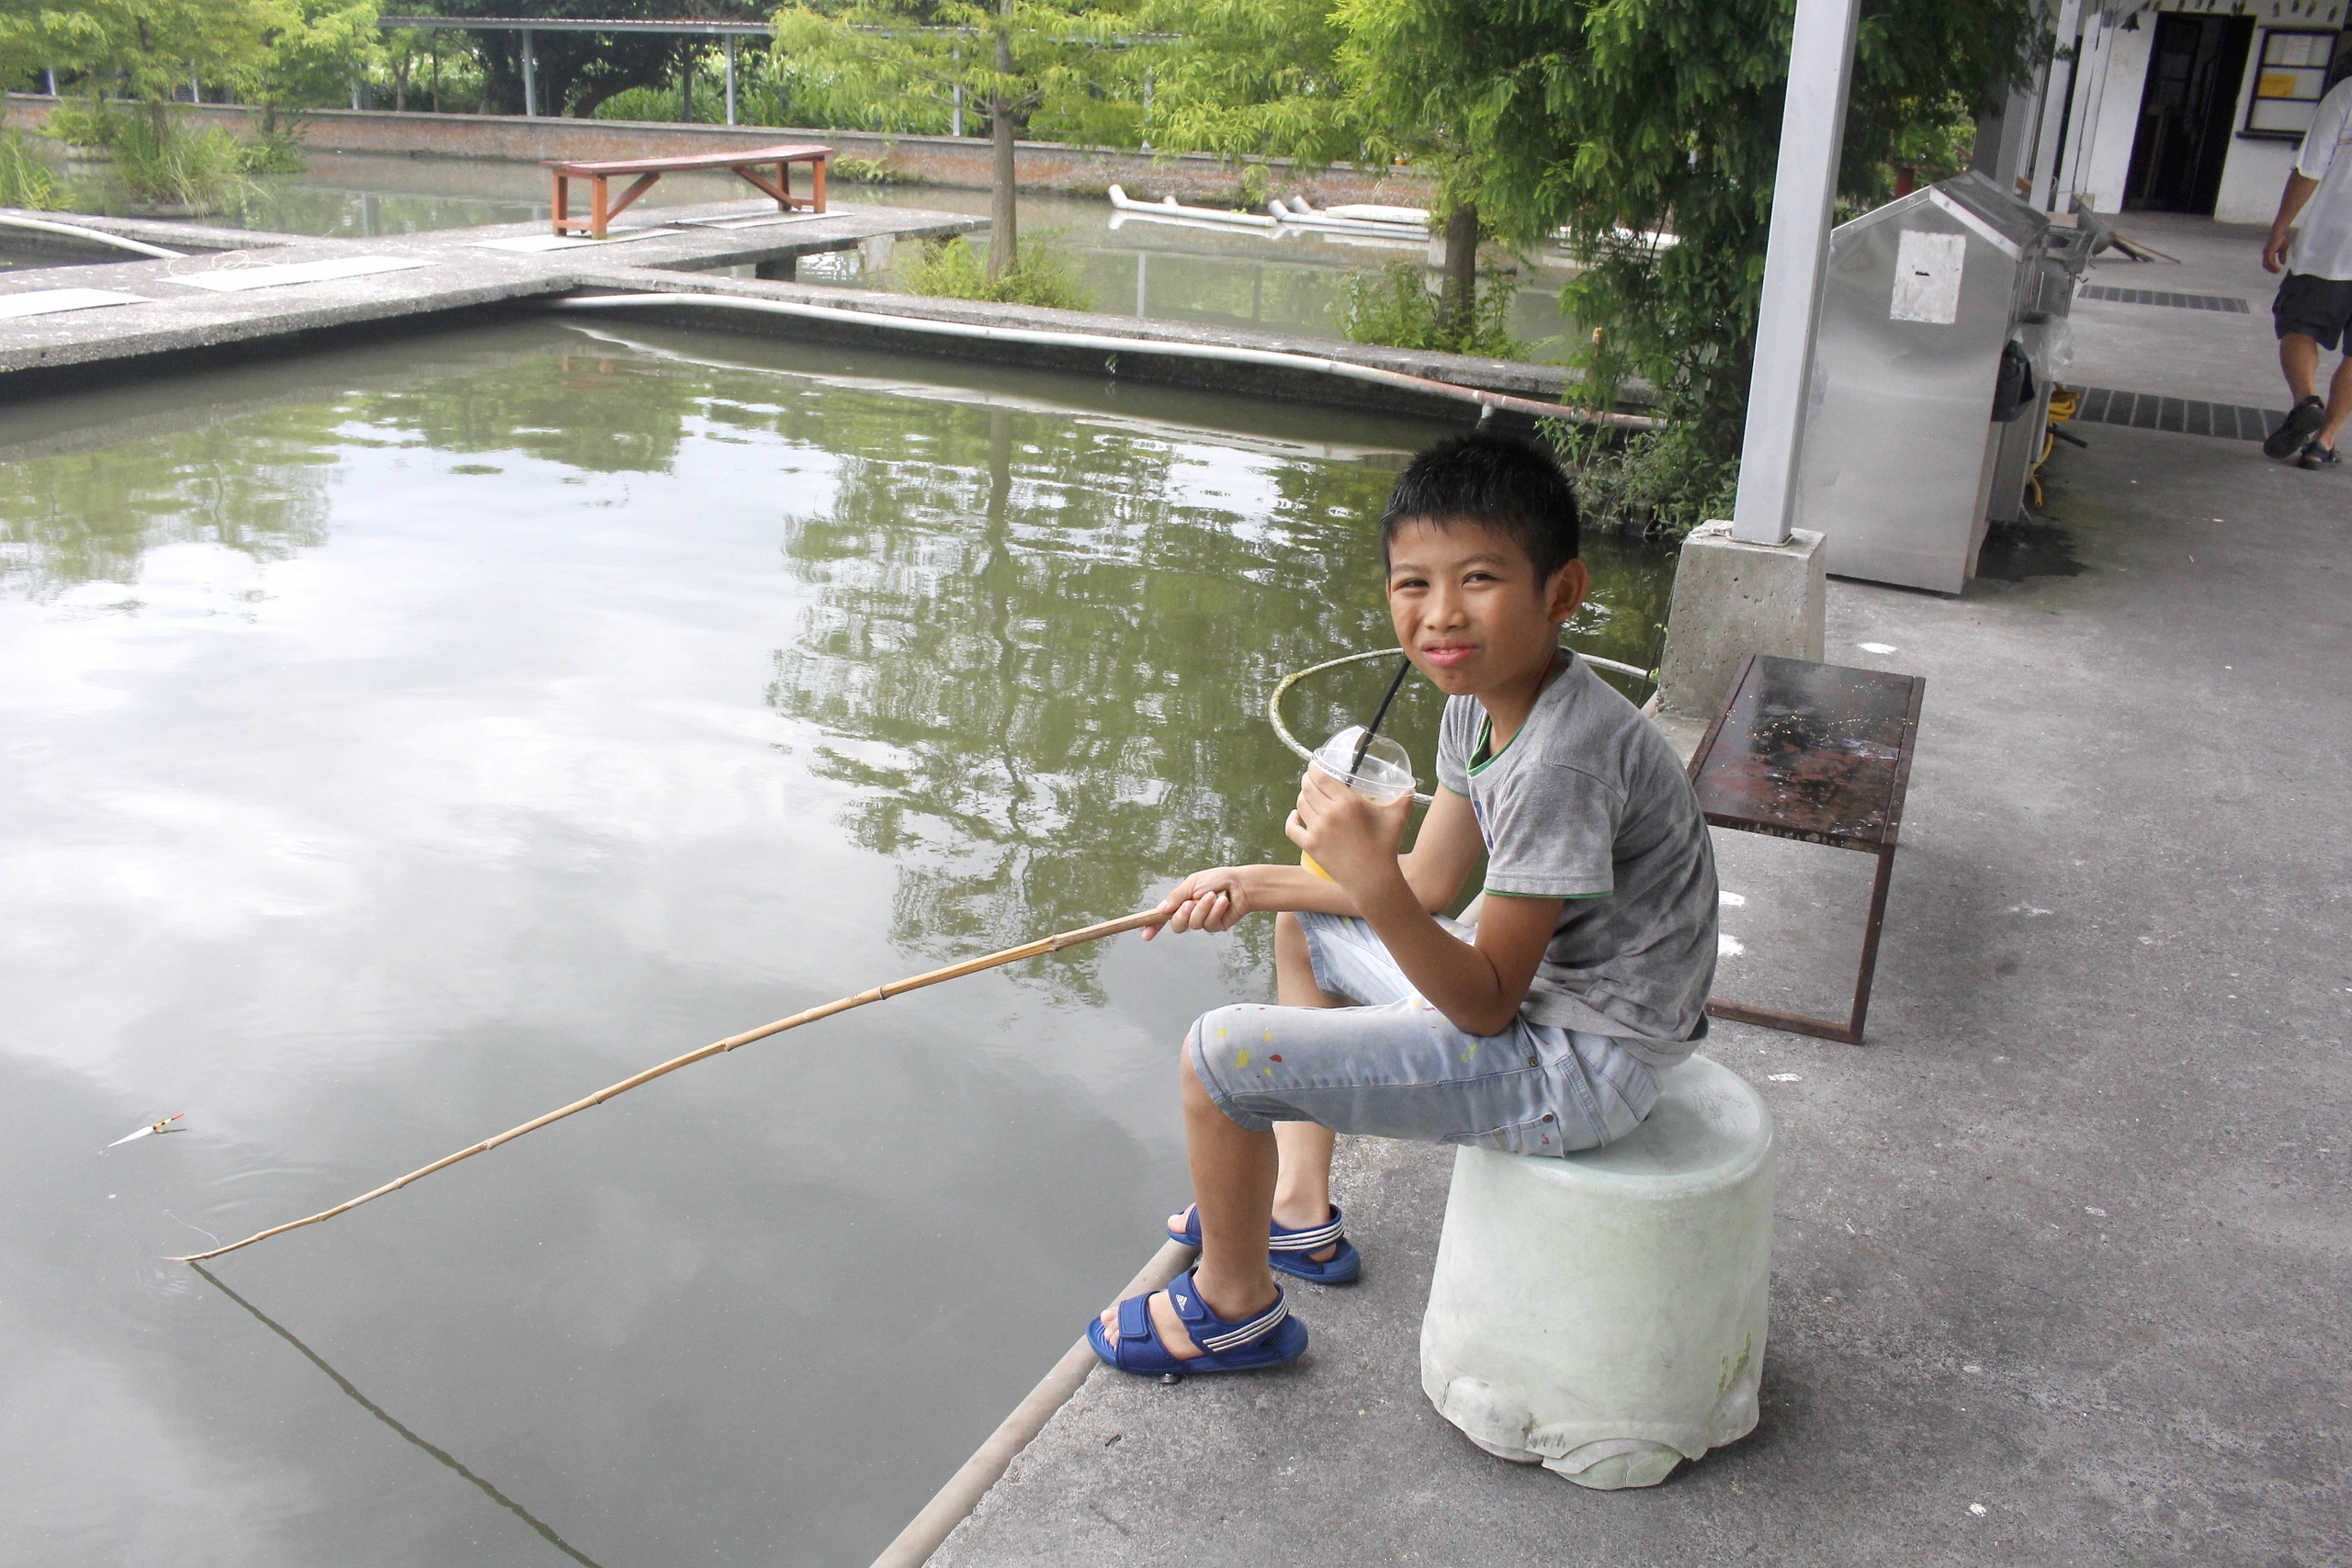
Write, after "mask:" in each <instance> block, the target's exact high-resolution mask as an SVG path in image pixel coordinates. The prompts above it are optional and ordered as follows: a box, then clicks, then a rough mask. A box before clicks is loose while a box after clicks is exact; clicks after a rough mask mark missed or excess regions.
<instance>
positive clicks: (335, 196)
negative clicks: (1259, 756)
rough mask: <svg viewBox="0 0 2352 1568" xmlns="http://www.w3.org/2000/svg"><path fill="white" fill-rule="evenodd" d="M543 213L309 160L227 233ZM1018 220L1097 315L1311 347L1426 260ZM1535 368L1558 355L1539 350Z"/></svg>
mask: <svg viewBox="0 0 2352 1568" xmlns="http://www.w3.org/2000/svg"><path fill="white" fill-rule="evenodd" d="M748 194H749V187H748V186H745V185H743V184H742V182H741V181H740V180H735V179H732V178H729V177H727V176H723V175H695V176H682V175H668V176H665V177H664V178H663V179H662V183H661V184H660V185H658V186H654V187H653V189H652V191H651V192H650V193H649V194H648V195H647V197H645V199H644V201H643V202H642V203H641V204H640V205H641V206H643V207H646V208H649V209H650V208H658V207H661V206H665V205H678V204H684V203H688V202H702V201H727V200H733V199H736V198H739V197H744V196H746V195H748ZM1136 194H1137V195H1139V196H1140V195H1145V194H1147V193H1145V192H1137V193H1136ZM835 195H836V197H837V198H838V199H839V200H841V201H842V202H845V203H851V204H865V205H876V206H896V207H924V208H931V209H935V210H940V211H947V212H969V213H975V214H981V215H985V214H986V213H987V211H988V209H989V193H988V192H986V191H984V190H959V189H952V188H948V187H944V186H854V185H839V186H835ZM548 211H549V209H548V189H547V175H546V174H545V172H544V171H542V170H541V169H539V168H538V167H537V166H536V165H534V164H506V163H495V162H491V161H488V160H483V159H467V158H398V157H388V156H383V155H380V154H367V153H316V154H313V155H312V156H311V161H310V166H309V167H308V168H307V169H306V170H304V171H303V173H301V174H300V175H285V176H277V177H273V178H269V179H266V180H264V181H262V182H260V190H259V193H258V194H257V195H256V196H255V197H254V199H253V200H252V201H250V202H249V203H247V204H246V205H245V207H244V208H243V211H242V212H241V213H240V214H239V215H238V217H237V218H236V219H235V220H234V221H237V222H242V223H243V225H244V226H246V227H248V228H253V229H266V230H275V231H280V232H285V233H295V234H333V235H341V236H349V237H366V236H370V235H376V234H395V233H408V232H413V231H419V230H425V229H450V228H459V227H464V226H467V225H471V224H481V223H520V222H527V221H531V220H540V219H545V218H546V217H547V216H548ZM1021 213H1022V224H1023V231H1031V232H1034V231H1051V232H1052V233H1053V234H1054V235H1055V236H1056V242H1057V244H1058V245H1059V246H1060V247H1061V249H1062V250H1063V252H1064V253H1065V254H1066V255H1067V256H1068V257H1069V263H1070V265H1071V268H1072V270H1073V271H1074V272H1075V273H1076V274H1077V275H1078V276H1079V279H1080V282H1081V283H1083V284H1084V285H1085V287H1086V288H1088V289H1089V290H1090V291H1091V293H1092V294H1093V296H1094V308H1095V309H1096V310H1103V311H1105V312H1108V313H1111V314H1114V315H1122V316H1148V317H1152V318H1157V319H1162V320H1170V321H1199V322H1204V323H1209V324H1217V325H1228V326H1257V327H1264V328H1266V329H1268V330H1271V331H1277V332H1292V333H1306V334H1307V335H1310V336H1315V337H1338V336H1340V322H1339V319H1338V317H1337V315H1336V314H1335V311H1336V310H1337V309H1338V307H1339V306H1340V303H1341V301H1342V299H1343V289H1344V285H1345V279H1346V277H1347V275H1348V274H1349V273H1350V272H1351V271H1358V270H1363V269H1367V268H1378V267H1381V266H1385V265H1387V264H1389V263H1390V262H1393V261H1399V260H1402V261H1419V260H1425V259H1426V256H1427V254H1428V247H1427V246H1426V245H1424V244H1407V243H1397V242H1395V241H1389V240H1374V239H1367V238H1363V237H1361V236H1353V235H1315V234H1297V233H1289V234H1285V235H1283V237H1281V238H1278V239H1277V238H1268V237H1264V236H1261V235H1260V234H1258V233H1257V232H1255V231H1216V230H1210V229H1204V228H1198V227H1189V226H1182V225H1171V224H1169V223H1165V222H1161V221H1158V220H1148V219H1141V218H1136V217H1134V216H1132V215H1122V214H1120V213H1118V212H1116V211H1114V209H1113V208H1112V207H1111V204H1110V202H1109V201H1107V200H1105V199H1103V198H1100V197H1069V196H1057V195H1054V194H1051V193H1047V192H1035V193H1030V194H1027V195H1024V196H1023V197H1022V198H1021ZM1537 260H1538V262H1539V263H1540V265H1535V266H1534V267H1533V269H1532V270H1531V271H1530V272H1528V273H1527V274H1526V275H1525V278H1526V281H1525V284H1524V286H1523V287H1522V288H1521V289H1520V291H1519V294H1518V296H1517V297H1516V299H1515V300H1514V301H1513V310H1512V317H1511V330H1512V331H1513V333H1516V334H1517V335H1518V336H1519V337H1520V338H1521V341H1523V342H1525V343H1527V344H1531V345H1540V344H1544V342H1545V341H1546V340H1549V339H1553V338H1557V337H1559V336H1561V335H1562V334H1563V333H1566V331H1567V330H1568V322H1567V321H1566V320H1565V318H1563V317H1562V316H1561V314H1560V308H1559V292H1560V286H1561V285H1562V284H1563V283H1564V282H1566V279H1567V276H1568V274H1567V272H1566V270H1565V268H1563V267H1562V266H1560V265H1556V263H1557V261H1558V258H1557V256H1556V255H1555V254H1553V253H1551V252H1549V251H1546V252H1545V253H1544V257H1539V258H1537ZM800 276H801V278H802V279H803V280H804V281H808V282H817V283H844V284H850V285H853V286H857V287H889V286H890V283H889V277H888V275H887V274H886V275H883V276H878V277H877V276H865V275H862V274H861V273H860V271H859V268H858V262H857V255H856V253H854V252H843V253H839V254H833V255H828V256H820V257H812V258H810V259H809V260H807V261H804V262H803V263H802V264H801V268H800ZM1543 356H1544V357H1552V358H1556V357H1558V355H1557V353H1556V352H1553V351H1545V352H1544V355H1543Z"/></svg>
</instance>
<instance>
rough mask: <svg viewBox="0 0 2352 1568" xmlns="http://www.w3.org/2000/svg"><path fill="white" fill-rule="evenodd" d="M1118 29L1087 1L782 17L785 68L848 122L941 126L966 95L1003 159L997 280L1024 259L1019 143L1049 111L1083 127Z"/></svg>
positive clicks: (916, 2)
mask: <svg viewBox="0 0 2352 1568" xmlns="http://www.w3.org/2000/svg"><path fill="white" fill-rule="evenodd" d="M1118 28H1119V19H1118V18H1117V17H1114V16H1111V15H1108V14H1106V13H1103V12H1102V11H1099V10H1097V9H1094V8H1092V7H1091V6H1087V5H1085V4H1084V0H794V3H793V4H791V5H788V6H785V7H784V8H783V9H782V10H779V11H778V12H777V13H776V15H775V61H776V68H777V70H778V71H779V72H786V71H788V72H790V73H792V75H793V77H794V78H795V80H796V82H797V83H805V84H807V85H809V87H810V88H813V89H814V90H815V91H816V93H817V94H819V95H820V96H822V97H823V98H824V99H825V100H826V101H827V102H828V104H829V106H830V107H831V108H833V110H834V111H835V115H836V116H837V117H838V118H846V119H847V120H848V121H849V122H850V123H853V124H858V125H865V126H870V127H872V128H874V129H876V130H934V129H942V128H944V123H945V121H946V118H947V115H948V112H949V105H950V103H951V102H952V100H953V98H954V96H955V95H956V93H957V92H958V91H959V90H960V91H961V92H962V94H963V96H964V98H965V100H966V101H967V102H968V103H971V104H973V105H975V106H977V107H978V109H979V111H980V112H981V113H982V114H983V115H985V116H986V117H987V119H988V122H989V137H990V140H991V142H992V149H993V152H994V159H993V164H994V167H993V172H992V175H991V178H990V186H991V189H992V191H993V196H992V198H991V200H990V201H989V281H991V282H994V281H996V280H998V279H1000V278H1001V277H1002V276H1004V275H1005V274H1006V273H1008V272H1010V271H1012V269H1013V268H1014V267H1015V266H1016V265H1019V263H1020V257H1021V234H1020V214H1019V210H1018V204H1017V199H1016V186H1017V180H1016V178H1015V169H1014V162H1013V142H1014V140H1015V139H1016V138H1017V137H1019V135H1020V134H1021V132H1022V130H1023V129H1024V127H1025V125H1026V122H1027V120H1028V119H1029V118H1030V117H1031V116H1032V115H1035V114H1037V113H1039V112H1040V111H1041V110H1042V111H1047V112H1053V113H1056V114H1057V117H1058V118H1064V119H1069V120H1072V121H1074V122H1078V123H1083V122H1084V121H1085V119H1086V118H1087V117H1086V116H1085V114H1084V113H1083V111H1082V110H1078V109H1075V108H1074V107H1073V106H1072V104H1071V100H1073V99H1082V98H1090V97H1091V96H1092V92H1091V90H1092V89H1093V88H1094V86H1095V81H1094V77H1095V74H1096V73H1099V72H1100V70H1101V69H1102V68H1103V67H1104V66H1107V65H1111V51H1114V50H1115V49H1116V48H1117V44H1118ZM1113 68H1114V69H1115V67H1113ZM796 96H797V94H796ZM837 122H838V119H837Z"/></svg>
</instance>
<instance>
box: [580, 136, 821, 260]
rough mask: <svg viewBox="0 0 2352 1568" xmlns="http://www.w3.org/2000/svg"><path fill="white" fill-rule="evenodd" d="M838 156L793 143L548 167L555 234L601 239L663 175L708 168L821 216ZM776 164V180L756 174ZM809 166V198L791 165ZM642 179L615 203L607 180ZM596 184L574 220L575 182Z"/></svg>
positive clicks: (789, 208) (786, 206)
mask: <svg viewBox="0 0 2352 1568" xmlns="http://www.w3.org/2000/svg"><path fill="white" fill-rule="evenodd" d="M832 155H833V150H832V149H831V148H830V147H824V146H820V145H818V144H817V143H815V142H808V143H799V144H788V145H786V146H782V147H753V148H751V149H749V150H748V151H745V152H695V153H690V154H688V155H686V156H684V157H679V158H613V159H607V160H605V161H603V162H601V163H584V164H548V165H547V168H548V173H549V174H550V175H553V176H554V178H555V231H556V232H557V233H559V234H586V235H589V236H591V237H592V238H594V239H598V240H601V239H603V238H604V237H605V229H606V228H607V227H608V226H609V225H610V224H611V222H612V220H614V219H616V218H618V217H619V216H620V215H621V214H622V213H623V212H626V211H628V206H629V203H631V202H633V201H635V200H636V199H637V198H638V197H640V196H643V195H644V194H645V193H646V192H647V191H649V190H651V189H652V188H653V186H654V182H656V181H657V180H659V179H661V177H662V175H678V174H690V173H695V172H698V171H701V170H705V169H725V170H727V171H728V172H729V173H730V174H736V175H742V176H743V178H744V179H746V180H748V181H750V182H751V183H752V185H754V186H758V187H759V189H760V190H761V191H762V192H763V193H764V194H765V195H768V196H771V197H775V207H776V210H777V211H778V212H822V211H824V210H825V163H826V160H828V159H830V158H831V156H832ZM769 164H775V181H774V183H770V181H769V180H768V178H767V177H766V176H765V175H761V174H758V173H756V172H755V171H757V170H760V169H763V168H765V167H766V166H767V165H769ZM793 164H808V165H809V177H810V191H809V196H807V197H797V196H794V195H793V194H792V165H793ZM615 175H620V176H622V177H624V178H626V177H627V176H628V175H636V176H637V181H636V183H635V184H633V185H631V186H629V187H628V189H627V190H624V191H622V192H621V198H620V199H619V200H618V201H614V200H612V199H611V194H612V193H611V188H610V186H609V184H608V182H609V181H610V180H611V179H612V178H613V177H614V176H615ZM573 180H587V181H590V182H591V187H590V192H589V199H588V216H587V217H586V218H584V219H580V218H574V217H572V216H571V182H572V181H573Z"/></svg>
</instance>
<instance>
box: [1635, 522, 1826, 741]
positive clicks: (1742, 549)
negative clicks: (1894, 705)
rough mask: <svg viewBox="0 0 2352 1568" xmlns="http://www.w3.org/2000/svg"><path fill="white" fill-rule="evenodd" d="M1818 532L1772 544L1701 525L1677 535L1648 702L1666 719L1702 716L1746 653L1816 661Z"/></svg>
mask: <svg viewBox="0 0 2352 1568" xmlns="http://www.w3.org/2000/svg"><path fill="white" fill-rule="evenodd" d="M1821 538H1822V536H1820V535H1819V534H1816V533H1815V532H1814V531H1813V530H1812V529H1810V528H1797V529H1792V531H1791V532H1790V535H1789V537H1788V541H1787V542H1786V543H1785V544H1779V545H1758V544H1752V543H1750V542H1749V541H1747V540H1746V539H1740V538H1736V537H1734V536H1733V532H1732V525H1730V524H1729V523H1722V522H1717V523H1704V524H1702V525H1699V526H1698V527H1696V528H1694V529H1692V530H1691V536H1690V537H1689V538H1687V539H1685V540H1684V541H1683V542H1682V559H1681V562H1680V564H1679V565H1678V566H1677V567H1676V569H1675V573H1674V604H1673V608H1672V609H1670V610H1669V611H1668V613H1667V622H1666V654H1665V657H1664V659H1663V660H1661V661H1660V669H1659V671H1658V687H1657V699H1658V700H1657V705H1658V709H1659V711H1660V712H1661V713H1663V714H1665V715H1666V716H1668V717H1672V718H1683V719H1700V720H1705V719H1711V718H1713V717H1714V716H1715V709H1716V708H1717V707H1718V706H1720V705H1722V703H1723V700H1724V693H1725V692H1726V691H1728V690H1729V689H1730V688H1731V681H1732V677H1733V676H1734V675H1736V674H1737V673H1738V672H1739V665H1740V660H1744V659H1746V658H1747V656H1748V655H1749V654H1751V653H1775V654H1779V655H1781V656H1782V657H1784V658H1788V659H1811V660H1819V659H1820V658H1821V655H1822V630H1821V623H1822V611H1823V608H1824V605H1825V604H1826V599H1827V595H1828V587H1829V580H1828V574H1827V570H1826V567H1825V564H1824V559H1823V556H1822V551H1821Z"/></svg>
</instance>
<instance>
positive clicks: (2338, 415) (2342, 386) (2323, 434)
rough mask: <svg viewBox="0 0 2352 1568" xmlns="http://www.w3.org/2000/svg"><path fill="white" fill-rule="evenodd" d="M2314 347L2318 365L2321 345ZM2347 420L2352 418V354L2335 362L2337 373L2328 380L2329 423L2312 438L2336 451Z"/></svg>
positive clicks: (2314, 357) (2313, 358) (2314, 359)
mask: <svg viewBox="0 0 2352 1568" xmlns="http://www.w3.org/2000/svg"><path fill="white" fill-rule="evenodd" d="M2318 347H2319V345H2318V344H2312V350H2313V353H2312V364H2313V365H2314V367H2316V365H2317V364H2318V361H2319V355H2318V353H2317V350H2318ZM2346 420H2352V354H2347V355H2345V356H2344V357H2343V358H2341V359H2339V360H2337V361H2336V362H2335V375H2334V376H2332V377H2330V378H2328V382H2327V423H2325V424H2323V425H2321V426H2320V427H2319V432H2318V434H2315V435H2313V436H2312V440H2314V441H2316V442H2318V443H2319V444H2320V445H2321V446H2324V447H2325V448H2326V449H2327V450H2328V451H2331V452H2333V451H2335V434H2336V432H2338V431H2340V430H2342V429H2343V428H2344V422H2345V421H2346Z"/></svg>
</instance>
